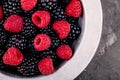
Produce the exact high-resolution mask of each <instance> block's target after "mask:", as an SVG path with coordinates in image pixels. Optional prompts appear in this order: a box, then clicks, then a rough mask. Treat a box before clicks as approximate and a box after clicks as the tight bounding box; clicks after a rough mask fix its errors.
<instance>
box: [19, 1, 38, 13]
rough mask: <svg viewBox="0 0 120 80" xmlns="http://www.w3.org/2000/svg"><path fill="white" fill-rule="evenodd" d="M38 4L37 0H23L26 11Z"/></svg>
mask: <svg viewBox="0 0 120 80" xmlns="http://www.w3.org/2000/svg"><path fill="white" fill-rule="evenodd" d="M36 4H37V0H21V7H22V9H23V10H25V11H30V10H32V9H33V8H34V7H35V5H36Z"/></svg>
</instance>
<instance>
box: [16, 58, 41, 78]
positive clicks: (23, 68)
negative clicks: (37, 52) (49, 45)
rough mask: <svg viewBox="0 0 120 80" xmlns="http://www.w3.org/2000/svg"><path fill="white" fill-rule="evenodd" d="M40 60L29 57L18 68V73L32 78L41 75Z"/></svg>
mask: <svg viewBox="0 0 120 80" xmlns="http://www.w3.org/2000/svg"><path fill="white" fill-rule="evenodd" d="M38 63H39V60H37V59H36V58H35V57H27V58H25V59H24V60H23V62H22V63H21V65H19V66H18V67H17V71H18V72H19V73H20V74H21V75H23V76H26V77H32V76H36V75H39V74H40V72H39V70H38V67H37V65H38Z"/></svg>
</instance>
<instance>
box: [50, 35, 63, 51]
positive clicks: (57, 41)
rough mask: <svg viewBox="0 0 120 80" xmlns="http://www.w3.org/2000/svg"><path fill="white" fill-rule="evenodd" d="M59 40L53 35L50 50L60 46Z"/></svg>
mask: <svg viewBox="0 0 120 80" xmlns="http://www.w3.org/2000/svg"><path fill="white" fill-rule="evenodd" d="M60 41H61V40H60V39H59V38H58V37H56V36H55V35H53V36H51V42H52V43H51V46H50V48H51V49H53V50H54V49H56V48H57V47H58V45H60Z"/></svg>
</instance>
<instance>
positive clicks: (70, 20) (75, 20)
mask: <svg viewBox="0 0 120 80" xmlns="http://www.w3.org/2000/svg"><path fill="white" fill-rule="evenodd" d="M67 21H68V22H69V23H71V24H78V18H73V17H67Z"/></svg>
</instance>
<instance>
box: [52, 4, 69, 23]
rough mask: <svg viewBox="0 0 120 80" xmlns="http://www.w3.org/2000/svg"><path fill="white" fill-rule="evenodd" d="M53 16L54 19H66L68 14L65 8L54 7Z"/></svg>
mask: <svg viewBox="0 0 120 80" xmlns="http://www.w3.org/2000/svg"><path fill="white" fill-rule="evenodd" d="M52 13H53V14H52V18H53V19H54V21H56V20H66V18H67V16H66V13H65V12H64V9H63V8H61V7H58V6H56V7H54V10H53V11H52Z"/></svg>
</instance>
